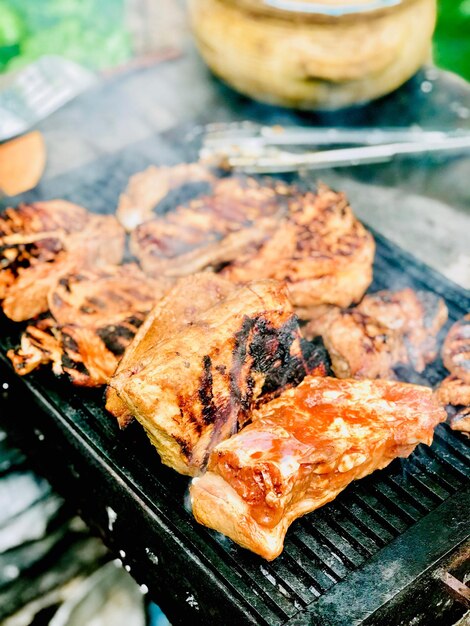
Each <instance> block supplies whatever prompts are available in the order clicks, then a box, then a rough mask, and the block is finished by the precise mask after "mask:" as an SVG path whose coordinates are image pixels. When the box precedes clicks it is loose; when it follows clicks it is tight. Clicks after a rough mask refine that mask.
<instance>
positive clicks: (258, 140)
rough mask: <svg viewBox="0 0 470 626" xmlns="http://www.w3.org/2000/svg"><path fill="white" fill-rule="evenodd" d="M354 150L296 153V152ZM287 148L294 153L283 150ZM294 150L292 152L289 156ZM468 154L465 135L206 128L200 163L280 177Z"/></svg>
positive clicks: (246, 125) (469, 140)
mask: <svg viewBox="0 0 470 626" xmlns="http://www.w3.org/2000/svg"><path fill="white" fill-rule="evenodd" d="M307 145H308V146H315V147H318V146H328V145H329V146H332V145H342V146H345V145H346V146H354V147H346V148H336V149H332V150H321V151H317V150H314V151H308V152H305V151H298V148H299V147H302V146H307ZM286 147H290V148H292V149H294V151H292V152H290V151H288V150H285V149H281V148H286ZM295 149H297V151H295ZM468 149H470V133H469V132H465V131H453V132H446V131H427V130H422V129H413V128H383V129H375V128H374V129H370V128H302V127H288V128H284V127H268V126H260V125H257V124H252V123H250V122H246V123H238V124H214V125H209V126H208V127H206V129H205V132H204V135H203V140H202V147H201V150H200V157H201V159H202V160H203V161H206V162H209V163H212V164H214V165H217V166H220V167H225V168H228V169H234V170H238V171H242V172H246V173H283V172H293V171H296V170H299V169H324V168H328V167H344V166H351V165H360V164H364V163H380V162H386V161H390V160H391V159H393V158H394V157H396V156H399V155H423V154H431V153H436V152H460V151H462V150H464V151H465V150H468Z"/></svg>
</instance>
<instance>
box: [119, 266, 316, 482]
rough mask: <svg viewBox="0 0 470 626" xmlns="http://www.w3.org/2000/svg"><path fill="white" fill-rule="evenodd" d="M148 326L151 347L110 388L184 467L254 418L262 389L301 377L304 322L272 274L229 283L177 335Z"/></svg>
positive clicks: (166, 456) (192, 466) (190, 469)
mask: <svg viewBox="0 0 470 626" xmlns="http://www.w3.org/2000/svg"><path fill="white" fill-rule="evenodd" d="M186 280H187V281H189V280H190V279H186ZM218 280H222V279H220V278H219V279H218ZM225 284H229V283H225ZM176 289H177V288H175V290H176ZM224 289H225V288H224ZM173 297H174V296H173ZM162 304H163V303H162ZM155 319H156V321H157V325H156V326H157V328H158V315H157V316H156V317H155ZM151 332H152V333H153V338H154V339H156V343H153V342H152V341H148V340H145V343H146V346H147V349H146V351H145V352H144V351H143V350H142V349H141V348H138V354H136V353H134V355H133V356H132V358H130V359H126V369H125V370H123V369H122V368H120V371H119V373H118V374H117V375H116V376H115V377H114V378H113V379H112V380H111V387H112V388H113V389H114V390H115V391H116V392H117V394H118V396H119V398H120V400H121V401H123V402H124V403H125V405H127V407H128V410H129V413H130V414H131V415H133V416H135V417H136V419H137V420H138V421H139V422H140V423H141V424H142V425H143V427H144V428H145V430H146V431H147V433H148V435H149V437H150V439H151V441H152V443H154V445H155V446H156V448H157V450H158V452H159V454H160V456H161V458H162V461H163V462H164V463H165V464H167V465H169V466H171V467H173V468H174V469H176V470H177V471H179V472H180V473H183V474H189V475H195V474H197V473H199V472H200V471H201V469H202V468H203V467H204V465H205V463H206V461H207V456H208V454H209V453H210V451H211V450H212V448H213V447H214V446H215V445H217V443H218V442H219V441H222V440H224V439H226V438H227V437H229V436H230V435H232V434H233V433H234V432H235V431H236V430H237V428H238V427H239V425H240V424H243V423H245V422H246V421H247V420H248V419H249V415H250V411H251V409H252V407H253V406H254V403H255V402H256V401H258V400H259V399H260V396H261V394H262V393H263V389H265V388H266V389H267V390H269V391H270V392H271V393H272V390H273V388H274V386H275V385H277V384H284V385H287V384H291V374H295V376H296V377H298V376H300V374H299V362H301V361H302V360H303V355H302V351H301V341H300V332H299V328H298V325H297V323H296V319H295V316H294V314H293V311H292V307H291V305H290V303H289V301H288V299H287V294H286V291H285V287H284V286H283V285H281V284H280V283H277V282H275V281H260V282H256V283H250V284H249V285H247V286H245V287H240V288H235V287H233V286H232V287H231V288H227V293H226V296H225V298H224V299H223V300H221V301H219V302H217V303H215V304H214V305H213V306H212V307H211V308H209V309H207V310H206V311H204V312H201V313H200V314H199V315H196V316H194V317H193V318H192V319H191V320H190V321H189V322H188V323H187V324H185V325H183V326H180V327H179V328H177V329H176V330H175V332H174V333H173V334H171V335H166V336H164V337H163V338H161V337H160V340H158V337H157V333H155V331H154V330H152V331H151ZM152 343H153V345H152ZM131 349H132V346H131ZM126 356H127V355H126ZM305 363H306V361H305ZM293 365H294V366H295V367H293V368H292V366H293ZM316 367H317V368H318V371H319V370H320V367H319V363H318V362H317V363H316ZM322 371H323V372H324V371H325V370H324V369H323V370H322ZM306 373H307V372H306V371H305V369H304V372H303V375H305V374H306Z"/></svg>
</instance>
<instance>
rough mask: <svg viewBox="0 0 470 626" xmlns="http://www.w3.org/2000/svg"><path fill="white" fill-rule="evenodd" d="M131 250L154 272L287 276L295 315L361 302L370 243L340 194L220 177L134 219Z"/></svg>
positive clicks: (240, 279) (237, 278)
mask: <svg viewBox="0 0 470 626" xmlns="http://www.w3.org/2000/svg"><path fill="white" fill-rule="evenodd" d="M136 185H137V182H136ZM131 249H132V252H133V254H135V256H136V257H137V258H138V259H139V261H140V263H141V265H142V267H143V269H144V270H145V271H146V272H147V273H149V274H150V275H154V276H155V275H161V274H166V275H169V276H181V275H188V274H191V273H194V272H198V271H202V270H204V269H206V268H210V269H212V270H214V271H222V272H223V275H224V276H226V277H227V278H228V279H230V280H232V281H233V282H236V283H246V282H249V281H252V280H260V279H275V280H280V281H286V282H287V283H288V285H289V295H290V298H291V301H292V302H293V304H294V306H295V307H296V310H297V312H298V314H299V315H300V316H301V317H303V318H308V317H309V316H310V313H311V311H312V309H314V308H315V307H318V306H319V305H322V304H334V305H338V306H349V305H350V304H351V303H353V302H356V301H358V300H360V299H361V297H362V296H363V294H364V292H365V290H366V289H367V287H368V286H369V284H370V282H371V280H372V262H373V258H374V252H375V245H374V241H373V238H372V236H371V234H370V233H369V232H368V231H367V230H366V229H365V228H364V226H362V224H361V223H360V222H359V221H358V220H357V219H356V218H355V216H354V215H353V213H352V210H351V207H350V206H349V204H348V202H347V200H346V198H345V196H344V194H339V193H335V192H334V191H332V190H330V189H328V188H327V187H325V186H320V187H319V189H318V191H317V193H313V192H310V191H309V192H306V193H303V192H301V191H300V190H299V189H297V188H296V187H294V186H289V185H285V184H284V183H282V182H279V181H275V182H271V183H269V184H268V183H266V182H263V183H260V182H257V181H255V180H254V179H251V178H226V179H222V180H218V181H216V182H214V183H213V190H212V193H211V194H209V195H205V196H202V197H200V198H197V199H194V200H192V201H191V202H189V203H188V204H186V205H184V206H179V207H177V208H176V210H175V211H172V212H170V213H168V214H166V215H165V216H162V217H157V218H155V219H150V220H148V221H146V222H143V223H140V225H139V226H137V228H136V229H135V230H134V231H133V232H132V235H131Z"/></svg>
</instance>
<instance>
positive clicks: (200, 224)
mask: <svg viewBox="0 0 470 626" xmlns="http://www.w3.org/2000/svg"><path fill="white" fill-rule="evenodd" d="M290 192H291V189H290V188H289V187H288V186H286V185H285V184H283V183H279V182H278V183H276V184H274V185H261V184H259V183H258V182H256V181H255V180H253V179H251V178H247V179H237V178H228V179H222V180H219V181H218V182H217V184H215V185H214V189H213V193H212V194H211V195H206V196H203V197H201V198H197V199H194V200H192V201H191V202H189V203H188V204H187V205H186V206H179V207H177V208H176V209H175V210H174V211H172V212H170V213H168V214H166V215H165V216H164V217H159V218H156V219H153V220H150V221H147V222H145V223H144V224H142V225H140V226H138V227H137V228H136V229H135V230H134V231H133V233H132V235H131V249H132V252H133V253H134V254H135V256H136V257H137V258H138V259H139V261H140V263H141V265H142V267H143V269H144V270H145V271H146V272H147V273H148V274H150V275H152V276H155V275H160V274H166V275H170V276H183V275H188V274H192V273H195V272H199V271H202V270H204V269H205V268H212V269H217V268H219V267H220V266H222V265H224V264H226V263H228V262H230V261H233V259H235V258H237V256H238V255H240V254H242V253H244V251H245V250H246V249H247V248H249V247H252V246H253V245H261V244H262V243H263V242H264V241H266V239H267V238H268V237H269V236H270V235H271V234H272V233H273V232H274V230H275V229H276V227H277V225H278V222H277V216H279V215H281V214H283V213H285V212H286V210H287V207H286V196H287V195H288V194H289V193H290Z"/></svg>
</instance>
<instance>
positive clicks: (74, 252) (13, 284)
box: [0, 200, 124, 321]
mask: <svg viewBox="0 0 470 626" xmlns="http://www.w3.org/2000/svg"><path fill="white" fill-rule="evenodd" d="M123 251H124V231H123V229H122V228H121V226H120V225H119V224H118V222H117V220H116V218H114V217H112V216H100V215H93V214H91V213H88V212H87V211H86V210H85V209H83V208H82V207H79V206H77V205H74V204H71V203H69V202H65V201H60V200H53V201H51V202H41V203H35V204H31V205H20V206H19V207H18V209H16V210H14V209H7V210H6V211H5V213H4V214H3V215H2V216H0V268H1V269H0V300H2V307H3V310H4V312H5V314H6V315H7V316H8V317H10V318H11V319H13V320H14V321H22V320H27V319H31V318H33V317H35V316H37V315H39V314H41V313H43V312H45V311H46V310H47V294H48V292H49V290H50V289H51V288H52V287H54V286H55V285H56V283H57V281H58V279H59V277H60V276H61V275H62V274H65V273H67V272H70V271H73V270H75V269H78V268H81V267H89V266H93V265H103V264H113V263H119V262H120V261H121V259H122V255H123Z"/></svg>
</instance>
